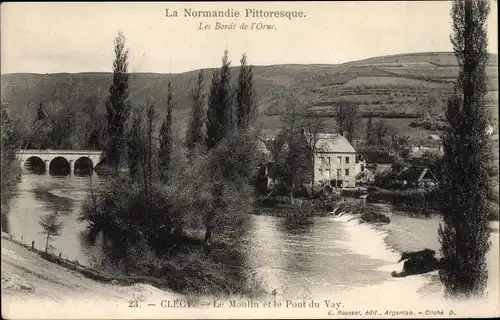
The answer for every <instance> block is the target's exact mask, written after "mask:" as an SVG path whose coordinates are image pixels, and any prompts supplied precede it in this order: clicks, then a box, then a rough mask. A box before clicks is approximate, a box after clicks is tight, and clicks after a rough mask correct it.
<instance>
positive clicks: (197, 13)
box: [165, 8, 306, 30]
mask: <svg viewBox="0 0 500 320" xmlns="http://www.w3.org/2000/svg"><path fill="white" fill-rule="evenodd" d="M165 17H166V18H178V17H183V18H205V19H211V18H223V19H224V18H234V19H238V18H247V19H268V20H271V21H273V20H275V19H282V20H294V19H301V18H305V17H306V14H305V13H304V12H303V11H294V10H264V9H244V10H235V9H224V10H193V9H191V8H188V9H183V10H171V9H169V8H165ZM236 29H240V30H276V26H275V25H274V24H270V23H266V22H265V21H263V20H255V21H248V22H242V23H240V24H239V27H238V26H237V24H236V22H234V21H233V22H223V21H211V22H203V21H200V22H199V24H197V30H236Z"/></svg>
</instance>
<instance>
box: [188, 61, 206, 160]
mask: <svg viewBox="0 0 500 320" xmlns="http://www.w3.org/2000/svg"><path fill="white" fill-rule="evenodd" d="M203 83H204V80H203V71H202V70H200V71H199V72H198V77H197V81H196V83H195V84H194V86H193V87H192V88H191V91H190V98H191V119H190V121H189V125H188V131H187V134H186V147H187V149H188V153H192V152H193V150H194V149H195V148H196V146H197V145H201V143H202V142H203V132H202V126H203V105H204V104H205V94H204V93H203Z"/></svg>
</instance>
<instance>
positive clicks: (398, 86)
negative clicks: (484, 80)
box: [1, 52, 498, 135]
mask: <svg viewBox="0 0 500 320" xmlns="http://www.w3.org/2000/svg"><path fill="white" fill-rule="evenodd" d="M249 59H250V62H251V57H249ZM110 68H111V62H110ZM213 70H214V69H206V70H204V74H205V87H206V92H208V88H209V85H210V82H211V81H210V80H211V75H212V72H213ZM497 70H498V56H497V55H491V57H490V65H489V67H488V70H487V71H488V75H489V77H490V79H489V84H488V87H489V89H490V90H491V92H490V94H488V97H487V100H488V101H489V105H490V107H491V108H492V110H494V111H495V114H496V115H495V118H496V119H497V118H498V117H497V114H498V112H497V109H498V99H497V97H498V94H497V90H498V86H497V81H498V78H497ZM231 72H232V76H233V83H235V82H236V78H237V75H238V72H239V68H238V67H233V68H232V70H231ZM457 73H458V66H457V62H456V59H455V57H454V56H453V54H452V53H449V52H434V53H433V52H430V53H415V54H402V55H394V56H385V57H376V58H370V59H366V60H361V61H355V62H349V63H344V64H339V65H273V66H255V67H254V86H255V92H256V95H257V97H256V101H257V103H258V105H259V111H260V117H259V119H260V122H262V123H263V125H264V127H266V128H267V127H273V128H276V126H277V125H278V124H279V121H276V119H275V116H276V115H279V114H281V112H282V108H283V105H284V104H285V103H286V101H287V99H285V98H286V97H287V96H289V95H291V94H295V95H296V97H297V99H298V101H299V102H301V103H304V104H305V103H311V104H313V105H314V106H316V110H317V111H318V112H321V113H322V114H323V115H324V116H328V117H331V116H333V115H334V108H333V105H334V103H335V102H336V101H338V100H350V101H353V102H355V103H356V104H358V105H359V106H360V108H361V110H362V111H363V112H364V113H368V112H370V111H371V112H375V113H377V114H381V115H382V117H384V116H387V117H390V118H391V119H390V120H389V119H388V120H389V121H391V122H394V124H395V125H396V127H397V128H398V130H399V131H400V133H401V134H413V133H414V131H415V130H416V131H419V128H410V127H409V126H408V124H409V123H410V122H411V121H412V118H414V117H416V116H418V114H420V113H421V112H422V110H424V109H425V107H426V105H427V104H428V100H429V96H435V97H438V98H439V99H441V100H442V99H445V98H446V97H447V96H448V95H449V94H451V93H452V90H453V81H454V79H455V77H456V75H457ZM196 74H197V71H190V72H186V73H181V74H172V75H168V74H155V73H134V74H132V75H131V78H130V86H131V94H130V99H131V100H132V102H133V104H134V105H136V106H141V105H143V104H144V103H146V101H148V99H149V101H151V102H153V103H155V104H156V106H157V109H158V111H159V113H160V117H163V116H164V115H165V105H166V88H167V84H168V81H169V80H170V79H171V80H172V87H173V95H174V102H175V109H174V114H173V116H174V125H175V128H176V129H177V131H178V132H179V135H182V134H183V129H184V127H185V124H186V122H187V119H188V115H189V108H190V103H189V96H188V90H187V88H188V87H189V85H190V84H191V83H192V82H193V81H194V80H195V78H196ZM1 80H2V88H1V90H2V92H1V93H2V99H3V101H6V102H8V103H9V105H10V108H11V110H12V112H14V113H16V112H17V113H21V114H22V113H26V112H31V111H30V110H33V109H34V108H36V106H37V105H38V104H39V103H44V104H50V103H58V104H62V105H64V106H66V107H68V108H74V109H75V112H77V113H78V112H81V109H82V104H83V103H84V102H85V100H86V99H88V97H92V96H95V97H97V98H98V99H99V101H100V105H99V108H100V110H102V111H103V110H104V101H105V99H106V98H107V96H108V88H109V85H110V83H111V73H78V74H69V73H64V74H8V75H2V78H1ZM437 108H438V109H439V110H436V111H435V112H434V116H438V115H439V114H442V113H443V109H444V103H441V104H440V106H438V107H437ZM395 114H396V115H397V116H398V117H406V118H407V119H398V120H396V119H394V115H395ZM330 120H331V121H330V122H332V123H333V122H334V119H333V118H332V119H330Z"/></svg>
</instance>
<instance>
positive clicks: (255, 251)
mask: <svg viewBox="0 0 500 320" xmlns="http://www.w3.org/2000/svg"><path fill="white" fill-rule="evenodd" d="M99 181H100V179H99V178H98V176H97V175H96V174H93V175H91V176H85V175H83V176H80V175H79V174H77V173H75V175H72V176H69V175H66V176H52V175H45V174H42V175H36V174H24V175H23V176H22V179H21V182H20V183H19V186H18V192H17V194H16V195H15V197H14V198H13V199H12V200H11V203H10V212H9V214H8V216H2V228H6V227H7V228H9V229H10V232H11V233H12V234H13V235H14V237H16V238H17V239H20V238H21V237H23V239H24V242H26V243H31V241H32V240H35V246H36V247H37V248H39V249H43V248H44V243H45V242H44V240H45V239H44V236H43V235H42V234H40V231H41V227H40V225H39V223H38V220H39V218H40V217H41V216H42V215H45V214H47V213H49V212H51V211H53V210H58V211H59V212H61V213H63V214H62V215H61V220H62V221H63V223H64V227H63V230H62V232H61V235H60V236H58V237H54V240H53V242H52V245H53V246H54V247H55V252H54V253H55V254H59V252H61V253H62V256H63V257H65V258H69V259H71V260H78V261H79V262H80V263H83V264H91V262H92V261H95V259H94V258H93V257H96V256H97V257H99V253H100V249H99V248H101V247H102V244H103V240H102V237H101V238H100V240H99V241H98V243H97V244H96V245H94V246H93V245H91V244H90V243H88V241H86V239H85V231H86V229H87V228H86V227H87V225H86V223H80V222H78V221H77V217H78V214H79V212H80V210H81V206H82V203H83V200H84V199H85V197H86V195H87V192H88V190H89V187H90V184H91V183H92V185H94V186H96V185H97V184H98V183H99ZM346 228H349V226H348V225H346V224H343V223H342V222H341V221H338V220H336V219H335V218H331V217H315V218H300V219H290V218H277V217H272V216H254V215H252V216H250V217H249V219H248V221H246V222H244V223H242V225H240V226H239V227H238V228H236V230H235V231H234V232H235V234H234V236H233V237H231V238H233V239H236V240H237V241H236V242H235V243H233V244H232V245H237V246H241V248H242V252H243V253H244V255H245V256H244V257H239V258H241V259H244V260H245V265H246V266H247V269H248V270H247V272H248V273H254V274H256V275H257V276H258V278H260V279H261V280H263V281H264V286H265V287H266V288H267V289H268V292H271V291H272V290H273V289H277V290H278V291H279V292H281V293H282V294H283V293H286V294H287V295H288V296H291V297H294V298H308V297H309V298H310V297H314V296H320V297H327V296H329V295H331V294H332V293H338V292H339V291H342V290H347V289H349V288H352V285H353V284H357V285H359V284H361V285H363V284H373V283H376V282H381V281H383V280H386V279H387V274H386V273H382V272H380V271H377V270H378V269H379V267H381V266H382V265H384V263H385V262H384V261H380V260H376V259H372V258H369V257H367V256H362V255H360V254H355V253H353V251H352V250H351V247H350V246H348V245H346V241H348V240H349V241H351V239H349V234H350V233H349V232H348V231H349V230H348V229H346ZM351 234H352V233H351ZM365 240H366V239H365ZM360 243H362V241H361V242H360ZM96 260H98V259H96Z"/></svg>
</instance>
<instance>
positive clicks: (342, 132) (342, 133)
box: [339, 130, 345, 138]
mask: <svg viewBox="0 0 500 320" xmlns="http://www.w3.org/2000/svg"><path fill="white" fill-rule="evenodd" d="M339 134H340V135H341V136H342V137H344V138H345V132H344V130H340V131H339Z"/></svg>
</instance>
